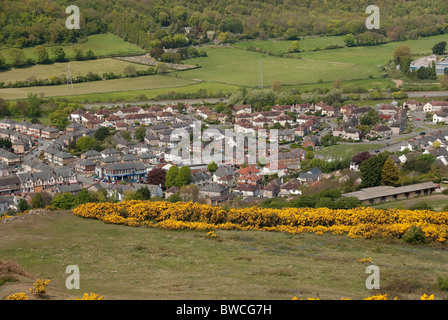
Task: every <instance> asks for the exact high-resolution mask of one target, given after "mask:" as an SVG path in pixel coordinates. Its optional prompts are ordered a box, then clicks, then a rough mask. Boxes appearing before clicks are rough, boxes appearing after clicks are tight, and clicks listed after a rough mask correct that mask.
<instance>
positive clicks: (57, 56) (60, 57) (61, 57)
mask: <svg viewBox="0 0 448 320" xmlns="http://www.w3.org/2000/svg"><path fill="white" fill-rule="evenodd" d="M51 53H52V54H53V60H54V61H55V62H63V61H65V51H64V49H62V48H61V47H54V48H52V49H51Z"/></svg>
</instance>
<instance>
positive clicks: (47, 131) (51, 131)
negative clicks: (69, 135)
mask: <svg viewBox="0 0 448 320" xmlns="http://www.w3.org/2000/svg"><path fill="white" fill-rule="evenodd" d="M58 135H59V130H58V129H56V128H53V127H43V128H42V130H41V137H42V138H45V139H56V138H57V137H58Z"/></svg>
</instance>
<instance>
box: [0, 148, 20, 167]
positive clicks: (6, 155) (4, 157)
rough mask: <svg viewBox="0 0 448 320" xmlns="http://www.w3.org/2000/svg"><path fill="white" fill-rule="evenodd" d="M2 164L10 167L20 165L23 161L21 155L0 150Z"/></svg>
mask: <svg viewBox="0 0 448 320" xmlns="http://www.w3.org/2000/svg"><path fill="white" fill-rule="evenodd" d="M0 162H2V163H4V164H6V165H8V166H13V165H17V164H20V163H21V162H22V159H21V157H20V156H19V155H17V154H15V153H12V152H9V151H8V150H6V149H4V148H0Z"/></svg>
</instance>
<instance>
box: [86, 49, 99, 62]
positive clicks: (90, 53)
mask: <svg viewBox="0 0 448 320" xmlns="http://www.w3.org/2000/svg"><path fill="white" fill-rule="evenodd" d="M84 59H86V60H93V59H96V56H95V53H94V52H93V51H92V50H91V49H89V50H87V51H86V54H85V56H84Z"/></svg>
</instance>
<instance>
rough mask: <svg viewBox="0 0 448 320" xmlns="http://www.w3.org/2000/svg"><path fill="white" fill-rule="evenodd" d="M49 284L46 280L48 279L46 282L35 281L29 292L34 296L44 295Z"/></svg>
mask: <svg viewBox="0 0 448 320" xmlns="http://www.w3.org/2000/svg"><path fill="white" fill-rule="evenodd" d="M49 283H50V280H48V279H46V280H42V279H37V280H36V281H35V282H34V283H33V287H32V288H30V291H31V292H32V293H35V294H45V293H46V291H47V286H48V284H49Z"/></svg>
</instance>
